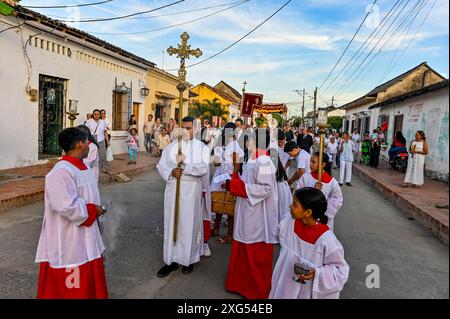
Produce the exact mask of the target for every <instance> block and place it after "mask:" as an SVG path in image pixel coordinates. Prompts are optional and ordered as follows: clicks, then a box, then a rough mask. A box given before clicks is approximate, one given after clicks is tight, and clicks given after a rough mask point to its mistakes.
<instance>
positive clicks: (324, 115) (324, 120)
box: [317, 108, 329, 183]
mask: <svg viewBox="0 0 450 319" xmlns="http://www.w3.org/2000/svg"><path fill="white" fill-rule="evenodd" d="M318 111H319V112H318V114H317V126H318V127H319V135H320V148H319V168H318V182H319V183H321V182H322V174H323V167H322V162H323V148H324V142H323V140H324V134H325V130H326V128H327V127H329V125H328V111H327V109H326V108H319V109H318Z"/></svg>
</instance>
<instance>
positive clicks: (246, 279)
mask: <svg viewBox="0 0 450 319" xmlns="http://www.w3.org/2000/svg"><path fill="white" fill-rule="evenodd" d="M230 192H231V193H232V194H233V195H234V196H238V197H241V198H248V197H249V195H248V194H247V191H246V186H245V183H244V182H243V181H242V180H241V179H240V178H239V176H238V174H237V173H235V174H233V177H232V179H231V181H230ZM274 212H275V213H276V210H274ZM275 217H276V218H277V216H275ZM273 252H274V244H273V243H267V242H265V241H261V242H255V243H243V242H240V241H239V240H236V238H235V239H234V241H233V244H232V247H231V255H230V262H229V266H228V274H227V279H226V284H225V288H226V289H227V290H228V291H230V292H234V293H238V294H240V295H241V296H243V297H245V298H247V299H267V298H268V297H269V293H270V287H271V280H272V262H273Z"/></svg>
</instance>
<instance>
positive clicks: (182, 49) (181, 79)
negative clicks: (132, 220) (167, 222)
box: [167, 32, 203, 244]
mask: <svg viewBox="0 0 450 319" xmlns="http://www.w3.org/2000/svg"><path fill="white" fill-rule="evenodd" d="M180 38H181V44H177V48H174V47H173V46H170V47H169V48H168V49H167V53H168V54H169V55H170V56H172V55H174V54H176V56H177V58H179V59H180V69H179V70H178V85H177V89H178V92H179V101H178V103H179V104H178V105H179V109H178V156H179V157H182V155H183V153H182V150H181V140H182V138H183V137H182V132H181V131H182V129H181V127H182V126H181V122H182V120H183V92H184V91H186V83H185V82H186V74H187V72H186V66H185V61H186V59H189V58H190V57H191V56H194V57H196V58H199V57H200V56H201V55H202V54H203V53H202V51H201V50H200V49H199V48H197V49H195V50H191V46H190V45H188V44H187V42H188V40H189V35H188V34H187V33H186V32H183V34H182V35H181V36H180ZM178 168H181V163H180V162H178ZM180 179H181V176H180V177H178V178H177V188H176V197H175V218H174V229H173V243H174V244H176V242H177V230H178V218H179V215H180Z"/></svg>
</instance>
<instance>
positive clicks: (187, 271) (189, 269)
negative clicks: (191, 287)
mask: <svg viewBox="0 0 450 319" xmlns="http://www.w3.org/2000/svg"><path fill="white" fill-rule="evenodd" d="M193 271H194V265H189V266H188V267H186V266H183V269H181V272H182V273H183V274H186V275H187V274H190V273H191V272H193Z"/></svg>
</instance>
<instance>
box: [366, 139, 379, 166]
mask: <svg viewBox="0 0 450 319" xmlns="http://www.w3.org/2000/svg"><path fill="white" fill-rule="evenodd" d="M380 150H381V146H380V145H376V144H374V145H373V146H372V150H371V151H370V161H369V166H371V167H375V168H377V167H378V165H379V163H380Z"/></svg>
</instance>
